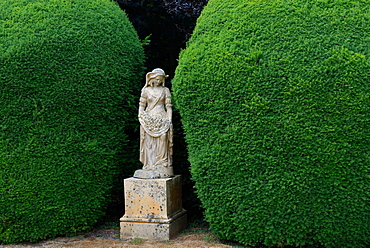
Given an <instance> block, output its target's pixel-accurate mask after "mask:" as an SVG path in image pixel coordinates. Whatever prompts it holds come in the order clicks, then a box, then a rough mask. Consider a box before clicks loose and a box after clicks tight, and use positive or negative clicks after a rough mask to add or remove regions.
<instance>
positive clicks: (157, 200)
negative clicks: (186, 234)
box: [120, 175, 186, 240]
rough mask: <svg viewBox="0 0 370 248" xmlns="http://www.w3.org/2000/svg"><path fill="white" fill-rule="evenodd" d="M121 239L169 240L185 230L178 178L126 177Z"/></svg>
mask: <svg viewBox="0 0 370 248" xmlns="http://www.w3.org/2000/svg"><path fill="white" fill-rule="evenodd" d="M124 186H125V215H124V216H123V217H122V218H121V219H120V220H121V238H135V237H138V238H144V239H153V240H169V239H170V238H172V237H173V236H174V235H175V234H176V233H177V232H179V231H181V230H182V229H184V228H185V227H186V210H184V209H183V208H182V187H181V176H179V175H177V176H175V177H173V178H163V179H139V178H133V177H131V178H127V179H125V180H124Z"/></svg>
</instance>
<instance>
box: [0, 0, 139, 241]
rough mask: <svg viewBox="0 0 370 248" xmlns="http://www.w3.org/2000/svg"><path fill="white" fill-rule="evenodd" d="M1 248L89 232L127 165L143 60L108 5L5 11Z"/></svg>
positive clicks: (35, 3) (97, 1) (29, 3)
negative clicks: (129, 131) (129, 127)
mask: <svg viewBox="0 0 370 248" xmlns="http://www.w3.org/2000/svg"><path fill="white" fill-rule="evenodd" d="M0 30H1V33H0V65H1V67H0V88H1V91H0V102H1V108H0V206H1V207H0V242H3V243H9V242H19V241H24V240H28V241H35V240H37V239H40V238H45V237H49V236H55V235H58V234H67V233H74V232H76V231H81V230H86V229H89V228H91V226H92V225H93V224H94V223H96V221H97V220H99V218H101V217H102V216H103V215H104V212H105V208H106V206H107V203H108V201H109V200H110V192H111V189H112V186H113V183H114V182H115V181H117V178H118V177H120V178H121V179H122V177H123V175H122V174H121V175H120V173H121V170H122V169H121V168H122V167H123V166H127V165H129V163H124V162H125V156H126V155H125V153H126V152H127V150H125V149H126V148H125V145H126V143H127V141H126V137H127V136H126V135H125V131H126V127H127V125H128V119H130V118H132V114H133V113H135V106H136V99H134V96H135V95H138V94H139V88H140V82H139V81H138V80H140V78H141V77H142V72H143V51H142V46H141V45H140V42H139V39H138V37H137V34H136V32H135V31H134V29H133V27H132V25H131V23H130V22H129V21H128V18H127V16H126V14H125V13H124V12H123V11H121V9H120V8H119V7H118V6H117V4H115V3H113V2H111V1H108V0H91V1H85V0H73V1H70V0H65V1H57V0H8V1H1V2H0Z"/></svg>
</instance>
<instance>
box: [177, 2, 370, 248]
mask: <svg viewBox="0 0 370 248" xmlns="http://www.w3.org/2000/svg"><path fill="white" fill-rule="evenodd" d="M369 13H370V3H369V2H367V1H361V0H353V1H352V0H351V1H349V0H331V1H313V0H269V1H267V0H257V1H240V0H229V1H224V0H210V1H209V3H208V5H207V6H206V7H205V9H204V10H203V12H202V14H201V16H200V18H199V19H198V21H197V26H196V28H195V30H194V33H193V35H192V38H191V39H190V41H189V42H188V44H187V48H186V49H185V50H183V51H182V53H181V54H180V59H179V65H178V67H177V69H176V75H175V78H174V80H173V82H172V83H173V91H174V94H173V95H174V100H175V106H176V107H177V108H178V109H179V110H180V114H181V116H182V122H183V125H184V130H185V133H186V141H187V143H188V149H189V160H190V163H191V171H192V175H193V178H194V180H195V181H196V185H195V187H196V189H197V193H198V195H199V198H200V200H201V202H202V204H203V206H204V207H205V209H206V219H207V221H208V222H209V223H210V226H211V228H212V230H213V231H214V232H215V233H216V234H217V235H218V236H219V237H220V238H222V239H229V240H234V241H237V242H240V243H242V244H245V245H260V244H264V245H267V246H279V247H283V246H286V245H291V246H303V245H308V246H311V245H313V246H317V245H322V246H324V247H365V246H366V245H368V244H370V204H369V202H370V156H369V155H370V143H369V140H370V109H369V106H370V100H369V96H370V95H369V94H370V61H369V53H370V49H369V42H370V38H369V37H370V15H369Z"/></svg>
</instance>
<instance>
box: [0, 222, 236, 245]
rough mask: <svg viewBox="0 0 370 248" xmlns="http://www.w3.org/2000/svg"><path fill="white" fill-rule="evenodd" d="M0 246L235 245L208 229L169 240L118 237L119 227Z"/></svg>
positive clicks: (186, 233) (196, 230)
mask: <svg viewBox="0 0 370 248" xmlns="http://www.w3.org/2000/svg"><path fill="white" fill-rule="evenodd" d="M0 247H1V248H29V247H49V248H68V247H79V248H118V247H162V248H163V247H167V248H169V247H171V248H172V247H181V248H185V247H189V248H191V247H201V248H206V247H219V248H230V247H235V246H231V245H226V244H223V243H221V242H220V241H219V240H218V239H217V238H216V237H215V236H214V235H213V234H212V233H211V232H210V231H208V230H207V229H202V228H189V229H187V230H185V231H184V232H182V233H180V234H179V235H177V236H176V237H175V238H174V239H172V240H170V241H146V240H142V239H137V238H136V239H124V240H121V239H119V228H118V227H116V228H110V229H97V230H94V231H92V232H89V233H85V234H83V235H78V236H75V237H58V238H55V239H49V240H43V241H40V242H35V243H20V244H16V245H0Z"/></svg>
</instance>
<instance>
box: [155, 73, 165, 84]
mask: <svg viewBox="0 0 370 248" xmlns="http://www.w3.org/2000/svg"><path fill="white" fill-rule="evenodd" d="M163 80H164V77H163V76H161V75H158V76H156V77H155V78H153V85H154V86H161V85H162V83H163Z"/></svg>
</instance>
